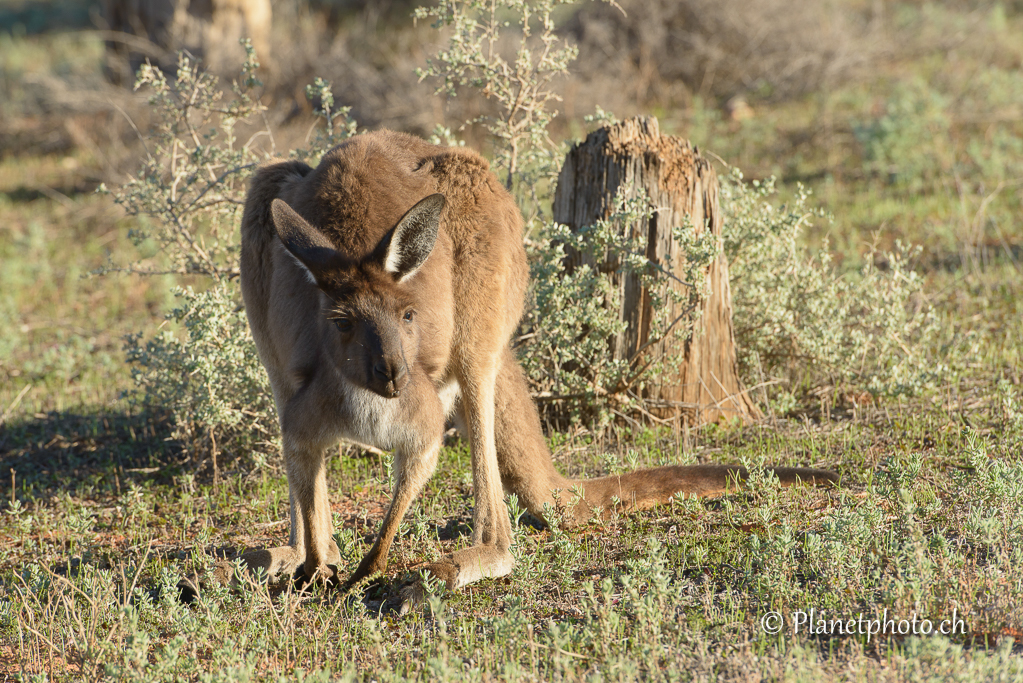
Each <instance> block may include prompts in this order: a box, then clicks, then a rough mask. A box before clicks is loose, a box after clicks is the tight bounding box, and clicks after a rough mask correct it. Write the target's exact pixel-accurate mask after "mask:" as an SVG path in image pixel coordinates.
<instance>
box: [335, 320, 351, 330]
mask: <svg viewBox="0 0 1023 683" xmlns="http://www.w3.org/2000/svg"><path fill="white" fill-rule="evenodd" d="M334 325H335V326H336V327H337V329H339V330H341V331H342V332H351V331H352V319H351V318H334Z"/></svg>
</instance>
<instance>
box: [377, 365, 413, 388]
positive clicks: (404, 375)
mask: <svg viewBox="0 0 1023 683" xmlns="http://www.w3.org/2000/svg"><path fill="white" fill-rule="evenodd" d="M373 375H374V376H375V377H376V378H377V379H378V380H379V381H380V382H383V383H384V384H385V385H386V386H387V389H388V390H390V392H391V396H397V395H398V394H399V393H401V390H402V389H404V388H405V385H406V384H408V368H407V367H405V363H404V362H398V363H395V364H394V365H393V366H392V365H391V364H390V363H388V362H387V361H385V360H379V361H377V362H376V364H374V365H373Z"/></svg>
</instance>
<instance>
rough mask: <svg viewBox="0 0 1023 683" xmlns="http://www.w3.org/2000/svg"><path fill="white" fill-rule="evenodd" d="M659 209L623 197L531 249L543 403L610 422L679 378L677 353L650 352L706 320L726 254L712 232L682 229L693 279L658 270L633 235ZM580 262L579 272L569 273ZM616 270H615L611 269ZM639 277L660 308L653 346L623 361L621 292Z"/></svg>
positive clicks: (530, 356)
mask: <svg viewBox="0 0 1023 683" xmlns="http://www.w3.org/2000/svg"><path fill="white" fill-rule="evenodd" d="M651 211H652V208H651V207H650V206H649V203H648V201H647V200H646V198H645V197H639V198H636V199H632V200H626V199H624V198H623V197H621V196H620V197H619V198H618V200H617V201H616V203H615V208H614V209H613V210H612V211H611V213H610V214H609V215H608V216H607V218H604V219H602V220H599V221H597V222H596V223H595V224H593V225H590V226H585V227H583V228H582V229H580V230H578V231H575V232H573V231H572V230H570V229H569V228H568V227H567V226H564V225H560V224H557V223H545V224H543V225H541V226H540V227H539V229H538V231H537V235H536V237H535V238H534V240H533V241H532V242H531V244H530V249H529V251H530V257H531V262H532V272H531V275H532V281H533V293H534V297H535V300H534V304H535V305H534V307H533V308H532V309H531V310H530V312H529V313H528V314H527V318H526V321H525V327H526V329H528V330H529V332H528V333H527V334H526V335H525V337H524V338H523V339H522V341H523V342H524V343H523V344H522V346H521V348H520V353H519V355H520V358H521V360H522V364H523V367H524V368H525V370H526V373H527V375H528V376H529V377H530V379H531V380H532V381H533V384H534V386H536V387H537V388H538V389H539V391H540V393H539V399H540V400H541V401H544V402H548V401H558V402H562V403H563V405H564V407H565V408H566V409H567V412H568V414H569V415H571V416H573V417H575V418H580V417H583V416H585V417H586V418H588V419H589V420H591V421H593V420H595V421H596V423H598V424H601V423H606V422H607V421H608V420H609V419H611V418H612V417H614V416H620V417H628V416H629V415H630V414H634V413H635V412H636V411H637V410H640V411H641V410H642V406H643V399H642V395H643V388H644V385H645V384H646V382H648V381H651V380H652V379H655V378H657V377H661V376H668V375H670V374H671V373H673V372H677V371H678V368H679V366H680V364H681V363H682V361H683V360H684V359H683V357H682V355H681V353H682V352H681V349H682V346H681V345H674V346H672V348H676V349H679V351H677V352H675V353H664V354H656V353H655V354H651V353H647V352H648V351H649V350H650V349H651V347H656V346H657V345H659V344H661V343H662V342H666V341H669V340H671V341H674V340H681V339H685V338H686V337H688V335H690V334H691V333H692V331H693V325H694V323H695V322H696V320H697V319H698V315H699V314H698V307H697V305H698V302H699V298H700V296H701V295H705V294H706V292H705V289H706V283H705V279H706V278H705V275H706V267H707V265H708V264H709V263H710V262H711V261H712V260H713V258H714V257H715V256H716V255H717V253H718V244H717V240H716V239H715V238H714V236H713V235H711V234H710V233H709V232H707V231H704V232H701V233H700V234H699V235H697V234H696V232H695V231H694V230H692V229H691V227H692V226H685V225H684V226H682V228H681V229H679V230H677V231H676V234H675V236H674V237H675V239H676V241H677V242H678V243H679V245H680V246H681V248H682V249H683V250H684V252H685V253H686V255H687V259H686V263H685V269H684V272H679V273H675V272H673V271H672V269H671V268H670V266H663V265H658V264H655V263H653V262H652V261H651V260H650V259H649V258H648V257H647V255H646V253H645V248H646V246H645V244H641V243H640V240H639V239H638V238H637V237H634V235H642V234H645V232H646V231H645V230H636V229H635V226H637V225H646V224H647V223H648V221H649V220H650V215H651ZM569 253H572V254H573V255H574V258H573V259H572V260H573V261H575V262H578V264H579V265H576V266H574V267H571V268H570V267H568V266H567V265H566V264H567V263H568V254H569ZM609 263H613V264H614V266H613V267H611V266H609V265H608V264H609ZM630 276H636V277H638V278H639V281H640V282H641V283H642V284H643V286H644V287H645V288H646V291H647V293H648V295H649V296H650V299H651V310H652V311H653V314H654V317H653V319H652V320H651V322H650V333H649V340H648V341H647V342H646V343H645V344H644V345H643V347H641V348H640V349H638V350H637V351H636V352H635V353H634V354H633V355H632V357H629V358H625V357H621V358H619V357H614V356H613V355H612V353H611V348H612V341H613V340H614V339H615V338H616V337H618V336H619V335H620V334H622V333H623V332H624V331H625V326H626V323H625V321H624V320H622V319H621V310H622V302H621V298H622V288H621V286H620V284H619V283H621V281H622V280H623V279H624V278H626V277H630Z"/></svg>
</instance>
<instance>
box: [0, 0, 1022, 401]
mask: <svg viewBox="0 0 1023 683" xmlns="http://www.w3.org/2000/svg"><path fill="white" fill-rule="evenodd" d="M193 4H197V3H193ZM416 4H418V3H417V2H415V1H413V0H389V1H387V2H364V1H360V0H333V1H331V0H320V1H317V2H308V3H276V4H274V6H273V12H274V14H273V20H272V25H271V30H270V34H269V38H268V42H267V45H268V51H269V55H268V56H263V55H260V57H261V61H262V64H263V66H262V68H261V70H260V78H261V80H262V81H263V83H264V84H265V85H264V87H263V89H262V91H261V92H260V93H259V96H260V98H261V101H262V102H263V104H265V105H266V106H267V110H266V112H265V113H264V116H265V119H266V120H265V124H266V126H265V127H266V128H268V129H269V130H272V131H273V136H274V139H273V140H272V147H273V148H274V149H276V151H277V152H278V153H283V152H284V151H286V150H289V149H292V148H295V147H301V146H303V145H305V144H308V142H309V140H310V138H311V135H312V127H313V126H314V125H315V121H314V119H313V118H312V116H311V113H312V108H313V107H314V106H316V102H315V101H313V102H311V101H310V100H309V99H307V97H306V95H305V92H304V86H305V85H306V84H308V83H311V82H312V81H313V79H314V78H315V77H322V78H324V79H326V80H328V81H329V82H331V83H332V84H333V92H334V94H335V97H336V99H337V105H338V106H350V107H351V116H352V118H353V119H355V120H357V121H358V122H359V124H360V126H362V127H364V128H374V127H379V126H387V127H392V128H396V129H400V130H408V131H412V132H418V133H421V134H429V133H431V132H432V131H434V129H435V128H436V126H438V125H444V126H454V127H455V130H454V134H455V135H456V136H457V137H459V138H461V139H463V140H465V141H466V142H467V143H468V144H470V145H474V146H477V147H481V148H483V149H484V150H486V149H487V148H488V146H489V144H490V141H489V140H488V138H487V136H486V134H485V131H484V130H482V129H481V128H480V127H479V126H475V127H474V126H469V127H464V126H463V127H462V128H459V127H458V126H459V123H460V122H462V121H466V120H470V119H473V118H476V117H478V116H480V115H483V114H486V113H488V107H489V106H490V105H491V103H490V102H488V100H487V99H485V98H481V97H479V96H478V95H477V96H466V97H456V98H449V97H440V96H437V95H435V94H434V91H435V89H436V87H437V83H435V82H433V81H432V80H425V81H423V80H420V78H419V77H418V76H417V74H416V69H417V68H421V67H423V66H424V65H425V63H426V60H427V58H428V57H429V56H430V55H433V54H434V53H436V51H437V49H438V47H439V46H440V45H441V41H442V40H443V39H444V34H443V32H442V31H437V30H434V29H433V28H431V26H430V25H429V22H428V21H418V22H414V21H413V20H412V18H411V13H412V9H413V6H414V5H416ZM558 12H559V15H558V16H559V20H560V25H561V27H562V28H561V29H559V30H560V31H561V33H562V35H563V36H564V37H567V38H568V39H569V40H570V41H571V42H573V43H575V44H576V45H578V48H579V56H578V59H576V60H575V61H574V62H573V63H572V64H571V66H570V70H571V73H570V75H569V76H568V77H564V78H562V79H560V81H559V82H557V83H556V84H555V89H556V90H557V91H558V92H560V93H561V95H562V97H563V100H562V101H561V102H560V103H559V104H558V106H557V108H558V110H559V116H558V117H557V118H555V120H554V122H553V124H552V126H551V129H550V130H551V134H552V136H553V137H554V138H556V139H572V138H575V139H578V138H580V137H581V136H582V135H583V134H584V133H585V131H586V130H587V128H588V126H590V125H591V124H587V123H585V122H584V121H583V117H584V116H585V115H588V114H592V113H593V111H594V110H595V108H596V107H600V108H602V109H604V110H607V111H613V112H614V113H615V114H616V115H617V116H618V117H619V118H623V117H625V116H629V115H633V114H637V113H652V114H655V115H656V116H658V117H659V119H660V121H661V129H662V130H664V131H666V132H669V133H675V134H679V135H682V136H684V137H688V138H690V139H691V140H692V141H693V142H694V143H695V144H697V145H699V147H700V149H701V150H703V151H704V152H707V153H711V154H712V155H714V156H715V157H717V158H720V159H721V160H722V161H723V162H725V163H727V164H729V165H732V166H736V167H738V168H740V169H742V170H743V172H744V173H745V178H746V181H747V182H749V181H751V180H755V179H762V178H768V177H771V176H775V177H777V179H778V185H779V187H780V191H781V194H780V197H781V198H782V199H787V198H789V197H792V196H794V194H795V193H796V192H797V189H796V185H797V183H802V184H804V185H805V186H807V187H808V188H809V189H810V190H811V191H812V192H813V194H814V203H815V204H816V205H820V206H821V207H823V208H824V209H825V210H826V211H827V212H828V213H830V215H831V217H832V219H831V220H813V221H809V222H808V223H807V224H806V225H805V226H804V228H803V231H802V234H801V237H800V239H801V240H803V241H804V242H805V243H806V245H809V246H814V247H816V246H819V245H823V244H824V243H825V241H826V243H827V245H828V249H829V251H830V253H831V255H832V257H833V259H834V261H833V262H834V264H835V266H836V267H837V268H839V269H847V270H852V269H855V268H857V267H859V266H861V265H862V260H863V258H864V255H865V254H867V253H871V254H875V255H876V254H877V253H879V252H877V251H876V250H874V249H872V247H880V248H881V249H882V250H883V249H888V248H891V247H892V246H894V245H895V244H896V242H897V241H902V242H904V243H907V244H917V245H920V246H921V247H922V251H921V252H919V254H917V255H916V256H915V257H914V258H915V260H914V262H913V263H912V264H911V265H912V266H913V267H914V268H916V269H917V270H918V271H920V272H922V273H923V274H924V275H926V276H927V277H929V278H930V280H931V282H932V286H930V287H929V288H928V291H929V292H930V293H931V294H930V296H931V297H932V299H934V301H935V302H937V300H939V299H940V301H941V303H942V305H943V308H942V310H943V311H944V312H945V313H946V314H947V315H948V316H950V319H952V320H954V323H953V324H952V327H953V328H954V330H952V334H953V335H956V334H958V335H960V336H961V335H963V334H967V333H973V334H978V333H982V332H983V331H984V330H985V329H987V330H988V331H993V330H996V329H999V328H1000V327H1001V326H1003V325H1006V324H1008V325H1009V328H1007V329H1018V327H1013V321H1014V320H1017V319H1018V318H1019V316H1018V309H1017V307H1016V306H1017V304H1016V303H1015V299H1016V297H1015V293H1016V291H1017V290H1016V285H1015V282H1018V280H1019V277H1018V276H1019V275H1020V255H1021V249H1023V227H1021V225H1020V221H1019V218H1018V217H1019V215H1020V214H1021V206H1020V204H1021V199H1020V198H1021V196H1023V193H1021V187H1023V70H1021V68H1020V66H1021V60H1023V5H1021V4H1020V3H1019V2H993V1H986V0H980V1H973V2H966V1H963V2H941V3H928V2H917V1H910V2H885V1H882V0H841V1H840V0H830V1H828V2H816V1H811V0H798V1H796V2H782V1H781V0H778V1H775V0H769V1H767V2H761V3H755V4H754V5H753V6H752V7H750V6H747V4H746V3H740V2H738V1H737V0H726V1H721V2H711V1H709V0H681V1H680V0H656V1H651V2H639V1H638V0H627V1H623V2H621V3H620V7H615V6H610V5H606V4H601V3H583V4H580V5H565V6H562V7H560V8H558ZM109 15H110V10H109V9H105V8H104V7H103V6H102V5H101V4H100V3H97V2H85V1H74V0H72V1H66V2H65V1H62V2H56V1H54V2H48V1H45V0H41V1H29V0H3V1H2V2H0V205H2V207H3V214H4V221H3V223H2V225H0V254H2V257H3V260H4V263H5V268H4V269H3V272H2V274H0V278H2V282H0V290H2V293H0V327H2V329H3V334H2V335H0V385H2V388H0V407H3V408H7V407H11V410H12V412H13V411H18V412H20V413H22V414H32V413H34V412H39V411H46V410H53V409H57V410H62V409H64V408H65V407H67V406H68V405H75V404H77V405H93V406H99V405H104V404H106V403H108V402H109V401H112V400H114V399H116V397H117V396H118V395H119V393H120V390H121V389H122V388H123V386H124V381H125V379H126V375H125V374H124V372H123V370H122V369H121V367H120V366H121V362H120V356H119V348H120V338H121V336H122V334H123V333H125V332H127V331H130V330H133V329H139V327H144V325H140V321H142V320H146V319H151V317H152V316H153V315H154V314H156V313H159V312H164V311H166V309H167V307H168V306H169V299H168V294H167V291H169V287H168V286H167V285H168V284H169V283H166V282H165V283H163V284H158V283H156V282H153V281H151V280H148V281H147V280H145V279H142V280H139V279H127V278H125V279H123V280H121V281H119V286H116V287H110V286H108V285H107V284H106V283H102V282H100V281H97V280H95V279H81V276H82V275H83V274H86V273H88V272H89V271H91V270H92V269H93V268H95V267H97V266H99V265H101V263H102V262H103V260H104V259H105V257H106V253H107V252H109V251H111V250H113V251H115V252H116V251H118V250H121V249H124V248H126V247H125V246H124V245H123V244H122V243H121V241H119V240H118V239H117V237H116V236H117V234H118V233H117V231H116V226H117V224H118V221H119V220H121V218H120V215H119V213H118V212H117V211H116V210H115V209H114V208H113V207H112V206H111V203H110V202H109V200H107V199H104V198H101V197H95V196H93V195H92V191H93V190H94V189H95V188H96V187H97V186H98V185H99V184H100V183H107V184H109V185H117V184H120V183H123V182H125V181H126V179H127V178H128V177H129V176H130V174H131V173H133V172H134V171H135V170H136V165H137V160H138V158H139V157H140V155H141V154H142V153H143V151H144V142H142V141H141V139H140V131H142V132H145V131H147V130H148V129H149V128H150V126H151V125H152V122H151V121H150V120H149V117H150V108H149V107H148V105H147V103H146V99H145V95H144V94H134V93H132V92H131V91H130V90H129V89H128V88H127V87H124V86H119V85H114V84H112V83H111V80H115V81H116V80H118V78H117V77H116V74H117V73H119V71H120V72H123V69H124V61H125V60H124V56H123V54H122V53H116V52H114V51H111V50H108V49H106V45H105V43H104V40H107V39H109V38H110V36H111V32H110V22H109ZM507 39H508V40H515V39H516V37H515V36H514V35H508V36H507ZM114 42H116V41H114ZM152 52H158V50H155V48H154V50H152ZM167 54H170V53H169V52H167V51H164V53H163V58H164V61H165V62H166V61H167V59H168V57H167ZM154 59H156V57H154ZM170 59H171V61H170V62H169V63H166V64H165V66H167V67H168V68H172V67H173V66H174V61H173V58H170ZM227 71H228V73H226V74H223V75H226V76H227V80H228V81H229V80H230V78H231V77H232V76H234V75H236V74H237V65H235V67H234V68H233V70H227ZM719 170H720V169H719ZM876 265H878V266H880V267H882V268H883V267H885V265H886V264H885V263H883V262H882V263H878V264H876ZM994 272H997V273H1000V274H1004V275H1005V277H1003V276H1002V275H989V274H990V273H994ZM1010 276H1011V277H1010ZM974 295H976V296H974ZM981 311H983V314H981ZM946 341H949V340H946ZM740 345H741V340H740ZM1007 351H1008V350H1007ZM1001 360H1002V362H1003V364H1004V363H1007V367H1008V369H1009V372H1010V374H1011V373H1018V372H1019V370H1018V354H1015V355H1014V354H1013V353H1012V352H1011V351H1009V357H1005V358H1002V359H1001ZM1013 377H1015V375H1013ZM1017 381H1018V380H1017ZM28 385H31V386H33V387H34V388H33V389H31V390H29V391H28V393H27V395H24V396H22V398H21V399H20V401H19V402H18V406H17V407H12V402H13V401H14V399H15V398H17V397H18V395H19V393H20V392H21V391H22V390H23V388H24V387H25V386H28Z"/></svg>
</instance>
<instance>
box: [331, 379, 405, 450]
mask: <svg viewBox="0 0 1023 683" xmlns="http://www.w3.org/2000/svg"><path fill="white" fill-rule="evenodd" d="M340 385H341V395H342V399H341V400H342V410H343V411H344V413H345V415H344V418H345V419H342V420H341V424H340V425H339V427H340V429H341V437H342V438H344V439H347V440H350V441H357V442H359V443H364V444H368V445H370V446H375V447H377V448H380V449H384V450H389V449H391V448H394V447H395V445H396V444H397V443H399V442H401V441H403V440H404V439H403V438H402V437H403V436H404V434H403V432H404V431H405V430H406V429H408V425H405V424H402V420H400V419H398V415H399V414H400V411H401V402H400V399H397V398H384V397H383V396H380V395H379V394H376V393H374V392H372V391H370V390H368V389H363V388H362V387H358V386H355V385H354V384H351V383H350V382H347V381H345V380H344V379H342V380H341V382H340Z"/></svg>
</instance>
